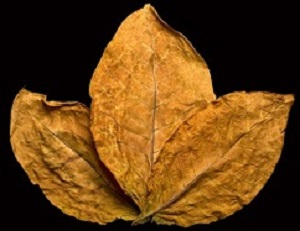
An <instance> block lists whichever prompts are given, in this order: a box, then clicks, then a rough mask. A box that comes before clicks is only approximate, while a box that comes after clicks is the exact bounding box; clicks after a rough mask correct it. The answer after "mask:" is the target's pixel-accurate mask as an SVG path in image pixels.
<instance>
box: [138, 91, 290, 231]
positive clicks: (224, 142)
mask: <svg viewBox="0 0 300 231" xmlns="http://www.w3.org/2000/svg"><path fill="white" fill-rule="evenodd" d="M293 100H294V98H293V95H281V94H272V93H264V92H253V93H248V94H247V93H245V92H236V93H232V94H228V95H225V96H223V97H221V98H219V99H218V100H217V101H213V102H212V103H210V104H209V105H208V106H207V107H206V108H205V109H203V110H199V111H198V113H197V114H195V115H194V116H192V117H191V118H190V119H188V120H187V121H185V122H184V123H183V124H182V125H181V126H180V128H179V129H178V130H177V131H176V132H175V133H174V134H173V135H172V137H171V138H170V139H169V140H168V141H167V143H166V144H165V146H164V148H163V149H162V151H161V153H160V155H159V157H158V159H157V162H156V163H155V165H154V168H153V172H152V177H151V178H150V181H149V190H150V196H149V198H148V201H147V202H148V203H147V206H146V208H145V209H144V214H141V215H140V217H139V218H138V220H140V221H142V220H143V219H145V217H148V216H151V215H152V216H153V218H152V219H153V220H154V221H155V222H157V223H159V224H177V225H180V226H190V225H193V224H198V223H210V222H212V221H216V220H218V219H220V218H224V217H226V216H228V215H230V214H232V213H233V212H235V211H237V210H239V209H241V208H242V206H243V205H246V204H248V203H249V202H250V201H251V200H252V199H253V198H254V197H255V196H256V194H257V193H258V192H259V190H260V189H261V188H262V187H263V185H264V184H265V183H266V181H267V180H268V178H269V177H270V175H271V173H272V172H273V170H274V167H275V165H276V163H277V161H278V159H279V156H280V152H281V149H282V146H283V140H284V130H285V127H286V123H287V119H288V113H289V110H290V107H291V106H292V104H293ZM138 220H137V221H136V222H137V223H138Z"/></svg>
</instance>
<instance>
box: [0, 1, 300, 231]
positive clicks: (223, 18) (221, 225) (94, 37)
mask: <svg viewBox="0 0 300 231" xmlns="http://www.w3.org/2000/svg"><path fill="white" fill-rule="evenodd" d="M78 2H79V1H78ZM81 2H83V1H81ZM98 2H100V3H98V4H97V5H90V3H84V4H83V3H74V1H70V3H69V5H61V4H56V5H49V4H48V5H47V4H46V3H43V4H42V3H35V4H32V5H30V4H28V3H27V1H26V3H24V2H23V3H18V4H15V5H11V6H8V5H6V6H2V7H1V11H2V14H1V16H0V17H1V18H2V19H1V31H2V32H1V38H2V39H1V41H2V42H1V43H2V45H1V56H3V57H2V59H1V60H2V61H1V66H2V67H1V73H2V74H1V76H0V87H1V88H0V111H1V114H0V118H1V120H0V124H1V129H0V135H1V137H0V138H1V139H0V142H1V146H0V147H1V150H0V180H1V181H0V182H1V185H0V193H1V194H0V209H1V216H0V222H1V223H0V230H3V231H5V230H11V229H13V228H18V227H19V226H18V225H21V226H22V228H24V229H28V230H58V231H60V230H61V231H81V230H82V231H83V230H90V231H91V230H135V231H138V230H164V231H167V230H183V228H180V227H175V226H173V227H168V226H156V225H155V224H145V225H142V226H135V227H131V226H130V223H127V222H122V221H117V222H114V223H112V224H109V225H107V226H99V225H97V224H93V223H89V222H82V221H79V220H76V219H75V218H73V217H69V216H67V215H64V214H63V213H62V212H61V211H60V210H58V209H57V208H56V207H54V206H52V205H51V204H50V202H49V201H48V200H47V199H46V198H45V197H44V196H43V194H42V192H41V190H40V189H39V187H38V186H34V185H32V184H31V183H30V181H29V179H28V177H27V175H26V174H25V172H24V171H23V170H22V169H21V167H20V165H19V164H18V163H17V161H16V159H15V157H14V154H13V153H12V150H11V147H10V143H9V123H10V108H11V103H12V100H13V98H14V96H15V95H16V94H17V92H18V91H19V90H20V89H21V88H22V87H24V86H26V88H27V89H28V90H31V91H36V92H39V93H43V94H46V95H48V98H49V99H54V100H77V101H81V102H83V103H85V104H87V105H89V104H90V102H91V100H90V98H89V95H88V85H89V81H90V78H91V75H92V73H93V70H94V68H95V67H96V65H97V63H98V61H99V58H100V57H101V55H102V52H103V50H104V48H105V46H106V45H107V43H108V42H109V41H110V40H111V39H112V37H113V35H114V33H115V32H116V30H117V28H118V26H119V24H120V23H121V22H122V21H123V20H124V19H125V17H126V16H128V15H129V14H130V13H131V12H133V11H134V10H137V9H139V8H141V7H143V5H144V3H146V2H147V1H142V0H140V1H139V0H126V1H125V0H124V1H115V0H109V1H98ZM101 2H103V4H101ZM149 2H150V3H151V4H152V5H153V6H154V7H155V8H156V10H157V11H158V13H159V14H160V16H161V18H162V19H163V20H165V21H166V22H167V23H168V24H169V25H170V26H172V27H173V28H175V29H176V30H178V31H180V32H182V33H183V34H184V35H185V36H186V37H187V38H188V39H189V40H190V41H191V43H192V44H193V45H194V47H195V48H196V49H197V51H198V52H199V53H201V55H202V56H203V57H204V59H205V60H206V61H207V63H208V66H209V67H210V69H211V73H212V78H213V84H214V90H215V93H216V94H217V96H220V95H223V94H226V93H230V92H232V91H237V90H247V91H256V90H263V91H271V92H277V93H294V94H296V102H295V105H294V106H293V108H292V111H291V114H290V120H289V123H288V126H287V129H286V137H285V145H284V149H283V152H282V155H281V159H280V161H279V164H278V165H277V166H276V169H275V172H274V174H273V175H272V176H271V178H270V180H269V181H268V183H267V184H266V185H265V187H264V188H263V190H262V191H261V192H260V193H259V195H258V196H257V197H256V198H255V199H254V200H253V201H252V202H251V203H250V204H249V205H247V206H245V207H244V208H243V209H242V210H241V211H238V212H236V213H235V214H234V215H232V216H230V217H228V218H226V219H224V220H220V221H218V222H215V223H213V224H211V225H196V226H192V227H190V228H188V229H187V230H194V231H195V230H254V229H260V228H262V227H268V228H270V230H272V228H275V227H281V226H285V227H286V228H287V229H286V230H290V229H292V228H289V227H290V226H291V227H293V226H292V225H296V226H297V224H299V222H298V221H297V219H298V217H297V213H295V212H294V211H297V209H298V208H299V193H297V189H296V185H297V184H299V178H298V176H299V173H298V171H297V165H298V163H299V162H298V160H299V158H298V156H299V154H300V152H299V151H300V149H299V145H300V142H299V141H300V139H299V131H300V126H299V118H300V113H299V102H298V101H299V100H300V98H299V72H296V67H297V65H299V64H298V62H299V58H298V60H297V58H294V57H293V56H292V55H296V54H297V53H296V45H295V44H296V37H295V31H296V14H295V11H294V9H295V7H294V6H290V5H288V4H285V5H282V4H281V5H279V4H276V3H274V2H273V3H272V5H266V6H263V5H261V4H254V3H253V2H252V3H251V4H249V3H248V4H246V3H243V4H232V5H230V4H229V3H228V2H227V1H226V4H224V3H222V4H220V3H216V2H215V3H213V4H212V5H206V4H204V3H203V2H202V1H201V2H200V3H197V2H198V1H195V0H192V1H186V0H185V1H183V0H182V1H175V0H173V1H167V0H160V1H159V0H158V1H149ZM104 3H105V4H104ZM219 4H220V5H219ZM298 41H299V40H298ZM292 208H295V210H291V209H292ZM5 225H8V226H5ZM296 226H295V227H296Z"/></svg>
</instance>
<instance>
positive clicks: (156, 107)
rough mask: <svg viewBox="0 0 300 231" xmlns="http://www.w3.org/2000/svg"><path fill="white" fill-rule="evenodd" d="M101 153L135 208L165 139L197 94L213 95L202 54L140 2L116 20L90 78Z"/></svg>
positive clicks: (93, 118)
mask: <svg viewBox="0 0 300 231" xmlns="http://www.w3.org/2000/svg"><path fill="white" fill-rule="evenodd" d="M90 95H91V97H92V113H91V121H92V124H91V130H92V133H93V136H94V140H95V143H96V147H97V151H98V153H99V156H100V159H101V160H102V161H103V162H104V163H105V165H106V166H107V167H108V168H109V169H111V171H112V172H113V174H114V175H115V177H116V179H117V180H118V182H119V183H120V185H121V187H122V188H123V189H124V190H125V192H127V194H128V195H130V196H131V197H132V198H133V199H134V200H135V202H136V203H137V204H138V205H139V206H140V208H141V209H143V207H144V203H145V200H146V195H147V181H148V179H149V177H150V173H151V168H152V167H153V165H154V163H155V161H156V159H157V157H158V156H159V152H160V150H161V148H162V147H163V145H164V143H165V141H166V140H167V139H168V138H169V137H170V136H171V135H172V133H173V132H174V131H175V130H176V129H177V127H178V126H179V125H180V124H181V122H182V121H184V120H186V119H187V118H188V117H189V116H191V115H192V114H193V113H194V112H195V110H196V108H197V105H198V104H199V103H201V101H202V100H203V101H211V100H213V99H215V95H214V93H213V90H212V84H211V78H210V73H209V69H208V68H207V65H206V63H205V61H204V60H203V59H202V58H201V56H200V55H199V54H197V52H196V51H195V50H194V48H193V47H192V45H191V44H190V43H189V42H188V41H187V39H186V38H185V37H184V36H182V35H181V34H180V33H178V32H176V31H174V30H173V29H171V28H170V27H169V26H167V25H166V23H164V22H163V21H162V20H161V19H160V18H159V16H158V15H157V13H156V12H155V10H154V9H153V8H152V7H151V6H149V5H146V6H145V8H144V9H141V10H139V11H136V12H134V13H133V14H132V15H130V16H129V17H128V18H127V19H126V20H125V21H124V22H123V23H122V24H121V26H120V28H119V30H118V32H117V33H116V35H115V37H114V39H113V40H112V42H110V44H109V45H108V47H107V48H106V50H105V52H104V54H103V57H102V58H101V60H100V62H99V65H98V67H97V68H96V70H95V72H94V75H93V78H92V80H91V84H90Z"/></svg>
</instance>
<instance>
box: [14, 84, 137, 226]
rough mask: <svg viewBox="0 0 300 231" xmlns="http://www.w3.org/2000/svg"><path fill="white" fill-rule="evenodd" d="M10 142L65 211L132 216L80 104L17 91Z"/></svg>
mask: <svg viewBox="0 0 300 231" xmlns="http://www.w3.org/2000/svg"><path fill="white" fill-rule="evenodd" d="M11 145H12V148H13V151H14V153H15V156H16V158H17V160H18V162H19V163H20V164H21V166H22V168H23V169H24V170H25V171H26V173H27V175H28V176H29V178H30V180H31V182H32V183H33V184H38V185H39V186H40V188H41V189H42V191H43V193H44V194H45V196H46V197H47V199H48V200H50V202H51V203H52V204H53V205H55V206H56V207H58V208H60V209H61V210H62V211H63V212H64V213H66V214H68V215H71V216H75V217H77V218H78V219H80V220H87V221H93V222H97V223H99V224H106V223H107V222H111V221H113V220H115V219H118V218H122V219H125V220H132V219H133V218H134V217H135V216H136V214H137V211H135V209H134V208H133V207H132V206H131V205H129V203H128V202H127V201H126V200H125V199H124V198H122V196H120V192H119V191H118V188H117V187H116V186H115V185H114V184H113V182H112V179H110V178H109V175H108V174H107V173H106V172H105V169H104V168H103V166H101V163H100V162H99V160H98V158H97V154H96V152H95V149H94V146H93V140H92V137H91V134H90V131H89V110H88V108H86V107H85V106H84V105H82V104H80V103H78V102H66V103H63V102H54V101H46V97H45V96H44V95H40V94H34V93H31V92H29V91H27V90H25V89H22V90H21V91H20V92H19V94H18V95H17V96H16V98H15V101H14V103H13V107H12V115H11Z"/></svg>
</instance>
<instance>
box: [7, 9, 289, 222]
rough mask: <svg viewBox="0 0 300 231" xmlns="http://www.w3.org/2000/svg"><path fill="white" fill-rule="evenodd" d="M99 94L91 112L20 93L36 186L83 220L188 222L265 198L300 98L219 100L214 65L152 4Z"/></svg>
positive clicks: (106, 64)
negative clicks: (263, 194) (260, 195)
mask: <svg viewBox="0 0 300 231" xmlns="http://www.w3.org/2000/svg"><path fill="white" fill-rule="evenodd" d="M90 95H91V97H92V110H91V114H90V115H89V111H88V109H87V108H86V107H85V106H83V105H82V104H80V103H77V102H53V101H46V97H45V96H44V95H40V94H34V93H30V92H28V91H26V90H21V92H20V93H19V94H18V95H17V97H16V99H15V101H14V104H13V108H12V118H11V143H12V147H13V150H14V152H15V154H16V158H17V160H18V161H19V162H20V164H21V165H22V167H23V168H24V169H25V171H26V172H27V174H28V175H29V177H30V179H31V181H32V182H33V183H36V184H39V185H40V187H41V188H42V190H43V192H44V193H45V195H46V197H47V198H48V199H49V200H50V201H51V202H52V203H53V204H54V205H56V206H57V207H59V208H60V209H61V210H63V211H64V212H65V213H67V214H69V215H73V216H76V217H77V218H79V219H81V220H88V221H94V222H98V223H100V224H105V223H107V222H110V221H113V220H115V219H117V218H122V219H125V220H134V223H135V224H139V223H143V222H145V221H147V220H149V219H151V218H152V220H153V221H155V222H156V223H158V224H177V225H180V226H185V227H186V226H190V225H194V224H199V223H210V222H212V221H215V220H217V219H221V218H224V217H226V216H228V215H230V214H232V213H234V212H235V211H237V210H239V209H241V208H242V207H243V206H244V205H246V204H248V203H249V202H250V201H251V200H252V199H253V198H254V197H255V195H256V194H257V193H258V192H259V190H260V189H261V188H262V187H263V185H264V184H265V183H266V181H267V180H268V178H269V177H270V175H271V174H272V172H273V170H274V167H275V165H276V163H277V161H278V159H279V156H280V152H281V150H282V147H283V140H284V130H285V127H286V123H287V119H288V114H289V110H290V107H291V106H292V104H293V100H294V98H293V96H292V95H281V94H273V93H267V92H253V93H245V92H236V93H232V94H228V95H225V96H223V97H221V98H219V99H218V100H215V95H214V93H213V89H212V84H211V78H210V73H209V70H208V68H207V65H206V64H205V61H204V60H203V59H202V58H201V57H200V55H199V54H197V52H196V51H195V49H194V48H193V47H192V45H191V44H190V43H189V42H188V41H187V39H186V38H185V37H184V36H182V35H181V34H180V33H178V32H176V31H174V30H173V29H171V28H170V27H169V26H168V25H167V24H166V23H165V22H163V21H162V20H161V19H160V18H159V16H158V15H157V13H156V12H155V10H154V9H153V8H152V7H151V6H150V5H146V6H145V7H144V9H141V10H139V11H136V12H134V13H133V14H131V15H130V16H129V17H128V18H127V19H126V20H125V21H124V22H123V23H122V25H121V26H120V28H119V30H118V32H117V33H116V35H115V37H114V39H113V41H112V42H110V43H109V45H108V47H107V48H106V49H105V52H104V54H103V57H102V58H101V60H100V62H99V64H98V67H97V68H96V70H95V72H94V75H93V78H92V80H91V84H90ZM89 116H91V124H89ZM89 126H91V131H92V133H93V137H92V136H91V133H90V130H89ZM93 139H94V141H93ZM95 146H96V148H97V151H98V153H96V151H95V149H94V147H95ZM98 155H99V157H100V159H101V160H102V161H103V163H102V162H101V161H99V158H98ZM104 165H105V166H104ZM106 167H108V169H109V170H108V169H107V168H106ZM110 171H111V172H110ZM114 177H115V178H114ZM116 180H117V182H116ZM122 189H123V190H124V191H123V190H122ZM124 192H125V193H126V194H127V195H129V196H130V197H131V198H132V199H133V200H134V202H135V203H136V204H137V205H138V206H139V208H140V210H141V213H140V214H137V213H138V212H137V211H136V209H135V207H134V206H135V204H134V202H133V201H131V200H129V199H128V198H127V197H126V196H125V194H124Z"/></svg>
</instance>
